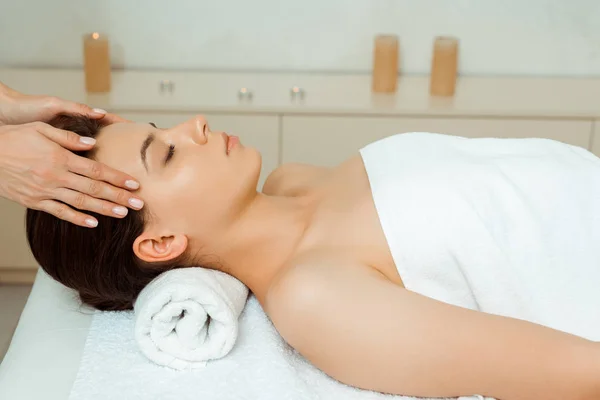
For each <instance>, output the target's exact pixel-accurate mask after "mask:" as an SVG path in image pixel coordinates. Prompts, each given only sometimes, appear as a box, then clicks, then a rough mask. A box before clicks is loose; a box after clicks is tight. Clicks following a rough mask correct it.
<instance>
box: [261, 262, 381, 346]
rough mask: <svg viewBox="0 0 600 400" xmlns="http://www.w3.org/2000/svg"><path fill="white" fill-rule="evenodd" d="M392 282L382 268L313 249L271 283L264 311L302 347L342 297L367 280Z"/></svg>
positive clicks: (289, 340)
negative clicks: (380, 270)
mask: <svg viewBox="0 0 600 400" xmlns="http://www.w3.org/2000/svg"><path fill="white" fill-rule="evenodd" d="M368 282H371V284H373V283H374V282H375V283H377V282H381V284H390V281H389V280H388V279H387V278H385V277H384V276H383V275H382V274H381V273H380V272H378V271H377V270H375V269H374V268H372V267H370V266H367V265H364V264H360V263H357V262H356V261H352V260H348V259H344V258H338V257H336V256H330V255H327V254H319V253H316V252H315V253H313V254H309V255H303V256H302V257H300V258H297V259H295V260H293V261H292V262H291V263H290V264H289V265H288V266H287V267H286V268H285V269H283V270H282V272H281V273H280V275H279V276H278V277H277V278H276V280H275V281H274V283H273V284H272V285H271V287H270V289H269V291H268V293H267V296H266V302H265V311H266V312H267V313H268V314H269V317H270V318H271V320H272V321H273V323H274V324H275V326H276V328H277V329H278V331H279V332H280V334H281V335H282V336H283V337H284V338H285V339H286V341H288V343H290V344H291V345H292V346H294V347H296V349H298V350H299V351H301V352H302V350H307V349H306V348H305V347H306V345H307V344H308V343H310V342H311V340H310V335H312V334H313V333H314V332H318V329H317V330H316V331H315V327H318V326H319V325H320V324H321V323H323V322H325V321H329V320H331V318H332V317H333V316H335V314H336V313H337V312H339V311H340V310H339V308H337V306H338V305H339V304H340V300H341V299H343V298H344V297H346V296H348V295H351V294H352V292H359V291H361V288H363V287H364V286H363V285H364V284H365V283H367V284H368Z"/></svg>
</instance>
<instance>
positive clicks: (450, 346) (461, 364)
mask: <svg viewBox="0 0 600 400" xmlns="http://www.w3.org/2000/svg"><path fill="white" fill-rule="evenodd" d="M340 270H341V272H339V274H338V273H337V272H334V273H333V274H334V275H335V276H331V277H327V278H328V279H327V282H335V287H333V286H334V285H329V290H328V292H326V293H327V294H326V295H325V298H321V299H320V300H319V307H320V309H319V310H318V312H316V311H311V312H309V313H301V312H292V313H290V314H289V315H290V317H289V318H295V319H297V321H296V322H295V323H294V324H293V325H291V324H290V326H294V327H295V329H294V330H291V329H290V330H285V329H284V330H285V332H284V333H283V334H284V337H286V339H287V340H289V341H290V343H291V344H292V345H293V346H294V347H296V348H297V349H298V350H299V351H300V352H301V353H302V354H303V355H304V356H305V357H307V358H308V359H309V360H310V361H311V362H313V363H314V364H315V365H316V366H317V367H319V368H321V369H322V370H323V371H325V372H326V373H328V374H329V375H331V376H333V377H334V378H336V379H339V380H340V381H342V382H344V383H346V384H349V385H353V386H358V387H361V388H365V389H371V390H377V391H381V392H386V393H394V394H402V395H413V396H422V397H427V396H429V397H454V396H460V395H470V394H482V395H486V396H491V397H496V398H499V399H502V400H516V399H533V398H538V399H545V400H549V399H561V400H563V399H588V398H600V393H599V392H597V391H598V390H599V386H600V384H598V382H600V350H599V347H598V344H597V343H593V342H590V341H587V340H584V339H582V338H579V337H576V336H572V335H568V334H565V333H562V332H559V331H556V330H552V329H549V328H546V327H542V326H540V325H536V324H532V323H529V322H525V321H520V320H516V319H511V318H504V317H498V316H493V315H489V314H484V313H480V312H475V311H472V310H466V309H462V308H459V307H455V306H450V305H448V304H444V303H441V302H438V301H435V300H432V299H429V298H426V297H424V296H420V295H417V294H415V293H412V292H410V291H407V290H405V289H402V288H399V287H397V286H395V285H393V284H392V283H390V282H388V281H385V280H384V279H382V278H377V277H366V276H362V275H359V274H356V276H353V275H352V273H349V272H348V271H349V269H341V268H340ZM336 274H338V275H336ZM315 309H316V307H315V308H313V310H315ZM298 315H301V316H302V317H301V318H298Z"/></svg>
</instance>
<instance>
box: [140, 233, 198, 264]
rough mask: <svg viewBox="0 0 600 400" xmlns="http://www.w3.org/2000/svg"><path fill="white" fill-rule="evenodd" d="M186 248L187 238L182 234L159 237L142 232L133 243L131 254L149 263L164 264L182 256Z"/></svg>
mask: <svg viewBox="0 0 600 400" xmlns="http://www.w3.org/2000/svg"><path fill="white" fill-rule="evenodd" d="M187 246H188V238H187V236H185V235H183V234H175V235H171V236H160V235H153V234H151V233H149V232H144V233H142V234H141V235H140V236H138V238H137V239H136V240H135V242H133V252H134V253H135V255H136V256H137V257H138V258H139V259H141V260H143V261H146V262H149V263H155V262H165V261H169V260H173V259H175V258H177V257H179V256H180V255H182V254H183V252H184V251H185V250H186V249H187Z"/></svg>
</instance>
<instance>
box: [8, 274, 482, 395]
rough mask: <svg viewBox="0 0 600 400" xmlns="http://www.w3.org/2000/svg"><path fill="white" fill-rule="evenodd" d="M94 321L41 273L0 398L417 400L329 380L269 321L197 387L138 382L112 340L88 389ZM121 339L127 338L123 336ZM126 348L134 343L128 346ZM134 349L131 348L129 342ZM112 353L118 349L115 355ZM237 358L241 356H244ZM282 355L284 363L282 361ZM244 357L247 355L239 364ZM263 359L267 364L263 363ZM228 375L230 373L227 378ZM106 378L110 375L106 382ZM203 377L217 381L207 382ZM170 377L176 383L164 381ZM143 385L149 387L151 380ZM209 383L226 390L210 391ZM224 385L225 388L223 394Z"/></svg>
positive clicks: (194, 382)
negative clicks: (84, 380)
mask: <svg viewBox="0 0 600 400" xmlns="http://www.w3.org/2000/svg"><path fill="white" fill-rule="evenodd" d="M257 307H258V303H257V302H254V303H253V305H249V306H247V307H246V309H247V310H248V309H254V310H255V311H256V310H257ZM93 315H94V311H93V310H92V309H91V308H89V307H87V306H82V305H81V304H80V303H79V300H78V298H77V295H76V293H75V292H74V291H73V290H71V289H68V288H66V287H65V286H63V285H61V284H60V283H58V282H55V281H54V280H52V279H51V278H50V277H49V276H48V275H47V274H46V273H45V272H43V271H42V270H41V269H40V270H39V272H38V274H37V276H36V279H35V283H34V285H33V289H32V291H31V294H30V296H29V298H28V300H27V304H26V306H25V309H24V310H23V314H22V315H21V319H20V321H19V324H18V326H17V329H16V331H15V334H14V337H13V340H12V342H11V344H10V348H9V350H8V352H7V354H6V357H5V358H4V361H3V363H2V364H1V365H0V399H2V400H5V399H7V400H8V399H10V400H12V399H15V400H29V399H31V400H37V399H44V400H67V399H69V396H70V394H71V396H73V394H72V391H74V388H75V387H77V382H79V388H81V387H84V388H85V390H83V391H81V390H80V391H79V396H76V399H77V400H79V399H83V400H85V399H87V398H88V397H89V398H90V399H94V400H96V399H105V398H114V399H117V400H120V399H126V400H132V399H135V400H138V399H139V400H164V399H169V400H171V399H178V400H197V399H204V398H210V399H218V400H230V399H232V398H236V399H240V400H254V399H261V400H281V399H282V398H287V399H290V400H295V399H322V400H328V399H330V398H332V399H334V398H345V399H349V400H382V399H390V400H391V399H392V398H393V399H402V400H409V399H414V398H412V397H402V396H397V397H396V396H385V395H382V394H379V393H375V392H359V391H357V390H356V389H353V388H351V387H347V386H345V385H341V384H339V383H336V382H334V381H333V380H331V379H329V378H326V377H325V376H324V375H323V374H322V373H321V372H319V371H317V370H316V369H315V368H314V367H312V366H310V365H309V364H308V363H307V362H306V361H304V360H302V359H301V358H300V357H299V356H297V355H294V354H293V352H291V349H290V348H289V347H287V346H285V345H284V344H283V342H282V341H281V339H279V338H278V337H276V335H275V332H274V330H272V328H271V327H270V324H268V323H266V319H265V320H264V321H262V322H263V323H262V324H261V323H257V324H256V326H253V327H252V328H257V330H256V331H255V332H253V334H252V335H250V336H245V337H240V338H238V344H237V345H236V346H237V348H234V350H233V351H232V352H231V354H230V355H229V356H228V357H226V358H225V359H224V361H223V362H221V363H220V364H213V366H212V368H213V371H212V372H213V373H212V374H211V373H210V368H209V369H207V370H204V372H200V375H188V376H187V378H191V381H190V379H186V375H185V373H181V372H174V371H172V370H169V369H162V370H160V371H159V372H158V374H157V372H156V371H153V374H151V375H150V377H151V378H153V379H157V380H158V381H162V383H161V382H158V383H159V385H158V386H157V385H156V384H154V385H152V384H149V381H148V380H147V379H148V376H145V377H144V374H143V373H140V374H139V375H138V373H139V372H140V371H143V370H144V368H140V362H142V363H144V364H145V360H143V359H142V361H140V359H139V358H138V362H137V363H134V364H129V366H132V365H133V366H135V368H133V369H131V368H128V367H125V368H124V367H123V366H119V365H118V364H119V360H120V359H121V358H122V357H125V358H127V355H126V354H125V353H126V352H125V351H123V352H120V351H118V350H117V351H116V352H115V351H114V350H115V349H114V340H113V343H112V346H111V345H110V341H109V342H107V343H108V345H101V346H99V347H101V349H100V352H99V353H98V352H97V353H96V358H95V359H94V361H93V362H92V364H93V365H94V366H95V367H99V366H100V365H101V364H103V363H104V364H105V365H103V366H102V367H101V368H103V369H101V370H98V369H97V368H96V370H95V374H96V375H94V376H93V377H92V378H91V381H90V382H87V383H86V384H83V386H82V384H81V381H78V379H80V374H81V371H80V369H85V368H84V365H86V360H87V365H88V368H89V365H90V356H89V355H87V354H86V358H85V359H84V360H82V355H83V354H84V350H85V349H86V347H85V346H86V340H87V341H88V344H89V341H90V338H89V337H88V336H89V333H90V332H92V331H93V330H94V323H95V321H94V319H93V318H92V317H93ZM260 318H261V317H260V315H258V316H257V318H254V319H251V320H250V321H251V322H252V324H254V323H255V322H258V320H259V319H260ZM263 319H264V318H263ZM242 320H243V318H242ZM261 326H262V328H261ZM241 329H242V330H244V331H245V332H247V333H248V331H249V330H251V329H250V327H249V326H248V325H246V326H244V324H243V323H242V326H241ZM114 334H115V332H112V335H113V336H114ZM92 336H93V335H92ZM105 336H106V337H109V336H111V332H110V329H107V330H105V331H104V330H103V331H102V337H105ZM120 338H121V339H123V337H120ZM263 339H265V340H263ZM122 341H124V342H127V339H124V340H122ZM92 342H93V341H92ZM120 342H121V341H120ZM244 342H245V343H244ZM130 345H132V344H131V343H130ZM97 347H98V346H96V349H97ZM111 347H113V349H112V351H111V349H110V348H111ZM244 347H246V351H244V350H243V348H244ZM248 348H251V349H252V348H254V350H251V351H248ZM122 350H123V349H122ZM236 352H238V355H237V356H236V355H235V353H236ZM281 352H283V354H285V356H281V354H282V353H281ZM240 353H242V354H243V355H246V356H245V357H241V358H240ZM252 353H254V359H252V355H251V354H252ZM98 354H100V355H98ZM129 356H131V353H130V354H129ZM138 356H139V355H138ZM257 356H258V357H257ZM98 357H99V358H98ZM263 357H264V359H265V360H266V361H264V363H263ZM92 358H93V356H92ZM219 362H220V361H219ZM228 363H229V364H231V365H229V367H227V365H228ZM261 363H262V364H261ZM244 364H245V365H244ZM126 365H127V364H126ZM148 365H153V364H150V363H148V364H146V365H145V367H148ZM217 365H219V366H220V368H221V369H220V370H218V371H217V372H216V374H215V373H214V372H215V371H214V368H215V367H216V368H217V369H218V368H219V367H217ZM223 365H225V368H223ZM153 368H156V367H153ZM160 368H164V367H160ZM228 368H229V370H230V373H223V371H224V370H225V371H226V370H227V369H228ZM146 369H147V368H146ZM78 373H79V374H78ZM107 373H108V375H106V374H107ZM128 374H129V375H128ZM202 374H209V375H211V376H210V377H208V378H207V379H206V380H205V381H204V383H203V382H202V379H201V378H202ZM275 375H276V376H275ZM88 376H89V375H88ZM98 376H100V377H101V378H98ZM106 376H110V378H106ZM102 377H103V378H105V379H102ZM164 377H170V378H167V379H165V380H163V378H164ZM144 379H146V380H145V381H144ZM186 381H187V382H186ZM207 381H209V382H220V383H217V384H216V385H206V383H207ZM186 383H187V386H188V389H189V388H191V389H193V390H192V391H189V390H188V391H185V392H182V393H180V392H179V390H180V389H181V386H182V385H180V384H183V385H184V386H185V385H186ZM190 383H191V384H190ZM86 385H87V386H86ZM219 385H221V386H220V387H219ZM149 386H154V387H155V389H151V391H150V392H148V391H147V390H148V387H149ZM206 386H211V387H206ZM98 388H99V389H98ZM106 388H108V389H106ZM106 390H108V391H109V392H110V393H111V395H110V396H109V397H106V396H103V395H100V396H99V395H98V392H100V393H103V392H106ZM153 390H156V391H153ZM75 392H77V390H75ZM94 392H96V393H94ZM71 398H73V397H71ZM477 399H480V400H483V399H484V398H483V397H482V396H478V395H476V396H472V397H471V396H469V397H461V398H459V399H458V400H477ZM454 400H456V399H454ZM486 400H487V399H486ZM489 400H493V399H489Z"/></svg>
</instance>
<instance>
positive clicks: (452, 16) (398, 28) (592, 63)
mask: <svg viewBox="0 0 600 400" xmlns="http://www.w3.org/2000/svg"><path fill="white" fill-rule="evenodd" d="M90 31H101V32H105V33H107V34H109V35H110V37H111V46H112V57H113V61H114V62H113V64H114V65H115V66H125V67H127V68H154V69H156V68H177V69H217V68H224V69H269V70H318V71H369V70H370V68H371V62H372V61H371V60H372V59H371V54H372V42H373V37H374V35H375V34H377V33H381V32H385V33H396V34H398V35H399V36H400V38H401V47H402V48H401V58H402V59H401V67H402V70H403V71H405V72H409V73H427V72H428V70H429V63H430V57H431V42H432V40H433V37H434V36H435V35H439V34H449V35H456V36H458V37H460V39H461V46H462V48H461V58H460V70H461V72H462V73H465V74H525V75H531V74H534V75H579V76H585V75H600V0H412V1H411V0H296V1H286V0H237V1H236V0H212V1H206V0H170V1H169V0H144V1H134V0H94V1H89V0H0V66H56V67H78V66H81V63H82V51H81V47H82V43H81V41H82V40H81V35H82V34H83V33H85V32H90Z"/></svg>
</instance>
